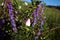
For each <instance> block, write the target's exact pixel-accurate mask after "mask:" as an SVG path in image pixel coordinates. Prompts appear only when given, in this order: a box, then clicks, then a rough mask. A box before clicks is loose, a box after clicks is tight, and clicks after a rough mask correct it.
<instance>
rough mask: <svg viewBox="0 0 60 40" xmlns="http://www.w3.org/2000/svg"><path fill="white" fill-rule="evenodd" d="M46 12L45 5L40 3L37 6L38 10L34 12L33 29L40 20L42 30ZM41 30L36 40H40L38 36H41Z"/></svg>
mask: <svg viewBox="0 0 60 40" xmlns="http://www.w3.org/2000/svg"><path fill="white" fill-rule="evenodd" d="M43 11H44V4H41V3H39V4H38V5H37V8H36V9H34V10H33V16H34V17H33V20H32V22H33V23H32V27H34V26H35V24H37V22H38V20H39V21H40V28H42V25H43V23H44V19H43V17H42V14H43ZM40 33H41V30H38V33H37V36H36V37H35V38H34V40H37V39H38V36H39V35H40Z"/></svg>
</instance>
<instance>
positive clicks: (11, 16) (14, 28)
mask: <svg viewBox="0 0 60 40" xmlns="http://www.w3.org/2000/svg"><path fill="white" fill-rule="evenodd" d="M8 11H9V16H10V22H11V24H12V26H13V31H14V32H16V33H17V28H16V24H15V21H14V15H13V7H12V3H11V1H10V0H8Z"/></svg>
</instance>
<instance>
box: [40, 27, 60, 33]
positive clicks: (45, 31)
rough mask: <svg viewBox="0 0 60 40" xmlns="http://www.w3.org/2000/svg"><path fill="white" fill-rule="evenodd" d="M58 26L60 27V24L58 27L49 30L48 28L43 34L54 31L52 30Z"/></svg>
mask: <svg viewBox="0 0 60 40" xmlns="http://www.w3.org/2000/svg"><path fill="white" fill-rule="evenodd" d="M58 28H60V26H57V27H55V28H52V29H49V30H47V31H45V32H42V33H41V34H45V33H47V32H52V31H54V30H55V29H58Z"/></svg>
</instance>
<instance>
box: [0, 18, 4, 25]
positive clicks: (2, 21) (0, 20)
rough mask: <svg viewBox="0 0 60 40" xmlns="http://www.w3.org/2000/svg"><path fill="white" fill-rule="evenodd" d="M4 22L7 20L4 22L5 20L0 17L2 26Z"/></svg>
mask: <svg viewBox="0 0 60 40" xmlns="http://www.w3.org/2000/svg"><path fill="white" fill-rule="evenodd" d="M4 23H5V22H4V20H3V19H1V18H0V25H2V26H3V25H4Z"/></svg>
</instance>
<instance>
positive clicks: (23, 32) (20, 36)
mask: <svg viewBox="0 0 60 40" xmlns="http://www.w3.org/2000/svg"><path fill="white" fill-rule="evenodd" d="M31 1H32V0H31ZM2 2H3V0H0V19H2V20H4V21H5V23H4V25H3V26H1V25H0V27H1V29H2V30H4V31H5V32H6V33H7V34H8V35H10V36H11V40H34V36H35V35H36V33H35V31H37V30H38V29H39V28H38V27H37V28H36V27H35V28H33V27H27V26H26V25H25V23H26V19H28V18H30V19H32V11H33V10H34V9H35V8H36V7H37V5H36V4H37V2H36V1H35V0H34V1H33V2H27V3H28V5H25V2H26V1H22V0H11V2H12V6H13V10H14V17H15V21H16V25H17V29H18V33H17V34H16V33H14V32H13V31H12V26H11V23H10V21H9V14H8V9H7V8H3V7H2V5H1V4H2ZM44 5H45V9H44V13H43V15H44V16H46V19H45V23H44V25H43V28H42V32H41V35H40V36H39V38H38V39H37V40H60V32H59V31H60V10H58V9H56V8H50V7H47V6H46V4H45V3H44ZM19 7H20V8H19ZM15 11H17V14H16V13H15ZM8 40H9V39H8Z"/></svg>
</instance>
